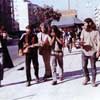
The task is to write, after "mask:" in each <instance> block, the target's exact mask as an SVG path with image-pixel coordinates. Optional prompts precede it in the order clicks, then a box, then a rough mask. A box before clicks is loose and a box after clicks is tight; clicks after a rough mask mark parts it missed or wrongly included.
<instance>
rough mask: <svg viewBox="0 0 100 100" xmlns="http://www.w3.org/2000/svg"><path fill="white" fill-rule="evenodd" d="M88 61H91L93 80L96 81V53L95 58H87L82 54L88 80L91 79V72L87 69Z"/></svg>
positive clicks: (84, 70)
mask: <svg viewBox="0 0 100 100" xmlns="http://www.w3.org/2000/svg"><path fill="white" fill-rule="evenodd" d="M88 59H90V63H91V72H92V80H93V81H95V80H96V53H94V54H93V56H86V55H85V54H84V53H83V54H82V66H83V72H84V76H85V77H86V78H89V71H88V68H87V65H88Z"/></svg>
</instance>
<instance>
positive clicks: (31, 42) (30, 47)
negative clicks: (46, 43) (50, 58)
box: [19, 26, 39, 86]
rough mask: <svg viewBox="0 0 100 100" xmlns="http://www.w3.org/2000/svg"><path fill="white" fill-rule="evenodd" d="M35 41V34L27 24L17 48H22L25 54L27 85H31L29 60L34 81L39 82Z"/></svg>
mask: <svg viewBox="0 0 100 100" xmlns="http://www.w3.org/2000/svg"><path fill="white" fill-rule="evenodd" d="M37 43H38V38H37V36H36V35H35V34H32V31H31V27H30V26H27V27H26V33H24V34H23V35H22V36H21V38H20V40H19V50H22V52H23V54H24V55H25V64H26V77H27V86H30V85H31V83H30V82H31V66H30V65H31V61H32V63H33V66H34V70H35V76H36V81H37V82H39V76H38V71H39V67H38V52H37V50H38V47H37V46H36V44H37Z"/></svg>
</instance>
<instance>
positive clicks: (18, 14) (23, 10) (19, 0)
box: [14, 0, 29, 30]
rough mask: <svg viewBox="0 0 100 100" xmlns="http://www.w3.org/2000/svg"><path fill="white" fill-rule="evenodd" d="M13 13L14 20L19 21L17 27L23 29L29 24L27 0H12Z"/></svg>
mask: <svg viewBox="0 0 100 100" xmlns="http://www.w3.org/2000/svg"><path fill="white" fill-rule="evenodd" d="M14 14H15V20H16V21H17V22H18V23H19V29H20V30H25V27H26V26H27V25H28V24H29V17H28V2H24V0H14Z"/></svg>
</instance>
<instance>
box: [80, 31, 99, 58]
mask: <svg viewBox="0 0 100 100" xmlns="http://www.w3.org/2000/svg"><path fill="white" fill-rule="evenodd" d="M81 39H83V42H84V45H89V46H91V47H92V48H91V50H89V51H86V50H85V49H82V51H83V53H84V54H85V55H86V56H92V55H93V54H94V53H95V52H97V51H99V50H100V35H99V32H98V31H96V30H93V31H91V32H87V31H85V30H82V32H81Z"/></svg>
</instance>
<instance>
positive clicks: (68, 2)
mask: <svg viewBox="0 0 100 100" xmlns="http://www.w3.org/2000/svg"><path fill="white" fill-rule="evenodd" d="M68 10H70V0H68Z"/></svg>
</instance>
